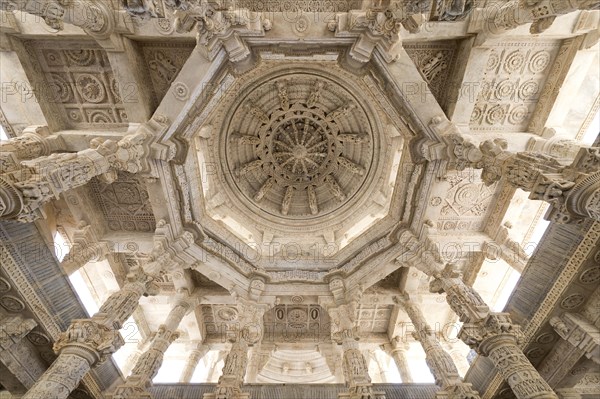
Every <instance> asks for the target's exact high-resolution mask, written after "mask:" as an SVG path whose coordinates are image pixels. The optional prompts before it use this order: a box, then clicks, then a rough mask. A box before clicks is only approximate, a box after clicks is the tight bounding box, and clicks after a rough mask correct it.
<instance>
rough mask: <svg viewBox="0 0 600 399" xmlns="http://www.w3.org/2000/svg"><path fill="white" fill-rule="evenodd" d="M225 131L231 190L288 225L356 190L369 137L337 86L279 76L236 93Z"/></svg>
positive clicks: (359, 110)
mask: <svg viewBox="0 0 600 399" xmlns="http://www.w3.org/2000/svg"><path fill="white" fill-rule="evenodd" d="M242 93H243V94H244V95H242V96H240V98H239V100H238V101H237V102H236V104H235V106H234V109H235V110H234V112H233V114H231V118H230V119H229V123H228V125H227V124H226V135H227V141H226V156H227V164H228V167H229V170H230V173H231V174H230V176H232V177H233V183H234V184H235V186H237V188H238V189H239V190H240V191H241V192H242V194H243V195H244V196H245V197H246V198H247V199H249V200H250V201H251V202H252V203H253V204H254V205H256V206H257V207H259V208H260V209H261V210H263V211H266V212H268V213H269V214H271V215H277V216H279V217H281V216H284V217H288V218H297V217H306V216H309V217H316V216H323V215H325V214H327V213H330V212H332V211H335V210H336V209H339V208H340V207H342V206H343V205H344V204H345V203H347V202H348V201H350V200H351V198H352V197H353V196H354V195H355V194H356V193H357V191H358V190H359V189H360V187H361V186H362V185H363V183H364V181H365V178H366V176H367V174H368V171H369V169H370V168H371V163H372V159H373V133H372V128H371V123H370V121H369V117H368V116H367V112H366V111H365V110H364V109H363V107H362V106H361V105H360V101H359V100H358V99H357V98H356V96H355V95H353V94H352V93H351V92H350V91H349V90H347V89H345V88H344V87H342V85H341V84H339V83H338V82H336V81H334V80H332V79H329V78H326V77H324V76H320V75H315V74H309V73H287V74H282V75H279V76H276V77H273V78H271V79H269V80H267V81H263V82H259V83H258V84H255V85H254V86H251V87H248V88H247V89H246V90H243V91H242Z"/></svg>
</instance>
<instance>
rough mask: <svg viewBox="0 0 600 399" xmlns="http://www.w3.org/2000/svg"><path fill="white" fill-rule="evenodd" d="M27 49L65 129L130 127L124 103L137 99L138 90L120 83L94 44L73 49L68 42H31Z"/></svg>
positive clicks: (44, 89) (131, 84)
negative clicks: (36, 65)
mask: <svg viewBox="0 0 600 399" xmlns="http://www.w3.org/2000/svg"><path fill="white" fill-rule="evenodd" d="M27 45H28V46H32V48H31V51H32V52H33V54H34V56H35V57H36V58H37V63H38V64H39V67H40V68H41V71H40V72H41V73H42V74H43V76H44V79H45V82H44V83H45V87H42V88H39V89H41V90H42V93H41V95H42V96H45V98H47V99H48V100H49V101H50V102H52V103H54V104H55V105H56V106H57V107H58V108H59V110H60V111H62V112H61V113H62V119H63V123H64V125H65V126H66V127H68V128H85V127H98V125H103V126H105V127H106V124H108V125H110V127H115V126H123V125H125V124H127V122H128V120H127V113H126V112H125V109H124V107H123V102H127V101H132V99H133V98H135V97H134V96H135V95H136V91H137V87H136V86H135V84H134V83H130V84H124V85H122V86H121V85H119V83H117V81H116V80H115V78H114V75H113V72H112V69H111V66H110V63H109V61H108V57H107V55H106V52H105V51H104V50H102V49H101V48H100V47H98V46H97V45H95V44H94V43H90V44H89V45H88V44H86V45H84V46H82V44H81V43H78V44H77V46H73V45H70V44H69V43H68V42H67V43H65V42H58V41H43V42H42V41H35V42H33V41H32V42H29V43H27ZM33 62H34V63H35V62H36V61H33Z"/></svg>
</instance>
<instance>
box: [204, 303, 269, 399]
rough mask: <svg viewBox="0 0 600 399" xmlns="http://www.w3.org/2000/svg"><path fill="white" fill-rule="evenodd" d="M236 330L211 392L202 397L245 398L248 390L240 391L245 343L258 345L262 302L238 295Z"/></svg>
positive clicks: (246, 358) (213, 398)
mask: <svg viewBox="0 0 600 399" xmlns="http://www.w3.org/2000/svg"><path fill="white" fill-rule="evenodd" d="M237 309H238V320H239V330H238V331H236V332H237V337H236V338H235V339H234V340H233V342H232V345H231V350H230V351H229V353H228V354H227V357H226V358H225V365H224V366H223V374H222V375H221V377H220V378H219V381H218V383H217V387H216V389H215V392H214V393H208V394H205V395H204V399H247V398H249V397H250V394H248V393H245V392H242V390H241V387H242V384H243V383H244V376H245V375H246V371H247V370H246V368H247V365H248V346H254V345H259V343H260V342H261V340H262V337H263V316H264V314H265V311H266V310H267V306H266V305H259V304H257V303H256V302H252V301H246V300H243V299H241V298H240V299H239V302H238V305H237Z"/></svg>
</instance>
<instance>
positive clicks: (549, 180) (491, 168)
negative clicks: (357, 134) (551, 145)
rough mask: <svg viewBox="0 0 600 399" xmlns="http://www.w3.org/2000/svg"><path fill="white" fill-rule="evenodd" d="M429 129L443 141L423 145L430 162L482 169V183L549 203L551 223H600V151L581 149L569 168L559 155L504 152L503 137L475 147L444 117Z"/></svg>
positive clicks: (505, 143) (422, 152)
mask: <svg viewBox="0 0 600 399" xmlns="http://www.w3.org/2000/svg"><path fill="white" fill-rule="evenodd" d="M431 127H432V129H433V130H434V131H436V132H437V133H438V134H439V135H440V137H441V139H442V143H438V144H433V143H426V142H424V143H421V144H422V145H421V146H420V151H421V154H422V155H423V156H424V157H425V158H426V159H430V160H431V159H442V160H446V161H447V163H448V168H449V169H458V170H464V169H465V168H475V169H482V173H481V179H482V181H483V182H484V183H485V184H488V185H491V184H493V183H495V182H497V181H499V180H500V179H504V180H505V181H506V182H507V183H508V184H510V185H511V186H513V187H515V188H520V189H522V190H524V191H527V192H529V193H530V195H529V198H530V199H533V200H542V201H546V202H548V203H550V204H551V205H552V206H553V207H552V209H551V211H550V213H549V216H548V217H549V219H550V220H553V221H555V222H559V223H570V222H575V221H578V220H581V219H583V218H590V219H594V220H600V148H599V147H591V148H580V149H579V152H578V153H577V156H576V157H575V159H574V160H573V162H572V163H571V165H569V166H564V165H563V164H561V163H560V162H559V160H558V159H557V158H555V157H552V156H549V155H544V154H540V153H535V152H519V153H511V152H509V151H506V149H507V142H506V141H505V140H503V139H495V140H486V141H484V142H482V143H480V144H479V146H476V145H475V144H474V143H473V142H472V141H471V140H470V138H469V137H467V136H464V135H461V134H460V132H459V131H458V129H457V128H456V126H454V125H453V124H452V123H450V122H449V121H447V120H445V118H434V120H433V121H432V123H431Z"/></svg>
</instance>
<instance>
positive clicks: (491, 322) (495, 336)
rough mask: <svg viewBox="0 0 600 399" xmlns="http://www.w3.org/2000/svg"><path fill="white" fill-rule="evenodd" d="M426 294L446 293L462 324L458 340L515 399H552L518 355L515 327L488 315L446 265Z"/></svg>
mask: <svg viewBox="0 0 600 399" xmlns="http://www.w3.org/2000/svg"><path fill="white" fill-rule="evenodd" d="M434 277H435V279H434V280H433V281H432V282H431V284H430V287H429V289H430V291H431V292H436V293H442V292H446V300H447V301H448V304H449V305H450V307H451V308H452V310H454V312H456V314H457V315H458V316H459V317H460V320H461V321H462V322H464V325H463V327H462V329H461V331H460V333H459V338H460V339H461V340H462V341H464V342H465V343H466V344H467V345H469V346H470V347H471V348H472V349H474V350H475V351H477V353H479V354H481V355H483V356H487V357H489V358H490V360H491V361H492V362H493V363H494V365H495V366H496V369H497V370H498V372H499V373H500V374H501V375H502V376H503V377H504V379H505V380H506V382H508V384H509V385H510V387H511V388H512V390H513V392H514V394H515V396H516V397H517V398H518V399H532V398H536V399H542V398H543V399H556V398H557V396H556V394H555V393H554V392H553V391H552V388H550V386H549V385H548V383H546V381H544V379H543V378H542V377H541V376H540V374H539V373H538V371H537V370H536V369H535V367H533V365H532V364H531V363H530V362H529V360H528V359H527V357H525V355H524V354H523V352H522V351H521V348H520V347H519V345H518V343H519V340H520V338H521V335H522V333H521V331H520V329H519V326H517V325H514V324H512V321H511V319H510V315H509V314H507V313H491V312H490V310H489V308H488V306H487V305H486V304H485V302H483V300H482V299H481V297H480V296H479V294H478V293H477V292H476V291H475V290H474V289H473V288H472V287H469V286H468V285H466V284H465V283H464V282H463V280H462V279H461V278H460V276H459V275H458V274H457V273H455V272H454V271H453V268H452V265H451V264H448V265H447V266H446V268H445V269H444V270H443V271H442V272H438V273H435V275H434Z"/></svg>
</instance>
